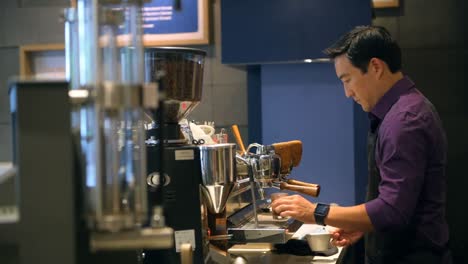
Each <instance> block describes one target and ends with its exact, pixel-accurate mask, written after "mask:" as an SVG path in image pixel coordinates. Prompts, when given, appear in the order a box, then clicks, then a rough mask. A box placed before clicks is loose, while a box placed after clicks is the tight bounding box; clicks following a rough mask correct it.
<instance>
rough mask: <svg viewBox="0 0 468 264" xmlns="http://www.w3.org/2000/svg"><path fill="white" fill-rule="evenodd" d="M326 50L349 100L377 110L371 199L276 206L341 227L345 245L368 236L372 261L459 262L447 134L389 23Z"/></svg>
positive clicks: (288, 200) (291, 199)
mask: <svg viewBox="0 0 468 264" xmlns="http://www.w3.org/2000/svg"><path fill="white" fill-rule="evenodd" d="M325 53H326V54H327V55H328V56H329V57H330V58H332V59H333V60H334V65H335V71H336V74H337V76H338V78H339V79H340V80H341V81H342V82H343V85H344V91H345V95H346V97H348V98H349V97H351V98H352V99H353V100H354V101H355V102H356V103H358V104H360V105H361V107H362V109H363V110H364V111H365V112H368V113H369V119H370V124H371V126H370V131H369V138H368V161H369V164H368V165H369V177H368V191H367V202H366V203H364V204H359V205H356V206H349V207H340V206H332V207H330V206H329V205H327V204H321V203H318V204H313V203H311V202H309V201H308V200H306V199H304V198H303V197H301V196H299V195H292V196H287V197H282V198H280V199H277V200H275V201H274V202H273V203H272V208H273V210H274V211H276V212H277V213H278V214H280V215H281V216H283V217H293V218H296V219H298V220H300V221H303V222H304V223H316V224H320V225H330V226H334V227H337V230H335V231H333V232H332V238H333V243H334V244H335V245H337V246H349V245H352V244H353V243H355V242H357V241H358V240H360V239H361V238H363V237H364V236H365V247H366V257H365V258H366V263H378V264H381V263H451V258H450V252H449V250H448V249H447V243H448V239H449V237H448V236H449V235H448V226H447V222H446V219H445V207H446V204H445V201H446V200H445V196H446V175H445V165H446V156H447V143H446V137H445V132H444V129H443V128H442V125H441V121H440V119H439V116H438V114H437V112H436V110H435V109H434V107H433V105H432V104H431V103H430V102H429V100H428V99H427V98H425V97H424V95H423V94H422V93H421V92H420V91H419V90H418V89H417V88H416V85H415V84H414V82H413V81H412V80H411V79H410V78H409V77H407V76H405V75H403V73H402V71H401V50H400V48H399V46H398V44H397V43H396V42H395V41H394V40H393V39H392V37H391V36H390V34H389V33H388V31H387V30H386V29H384V28H382V27H375V26H359V27H356V28H354V29H353V30H351V31H350V32H348V33H346V34H345V35H344V36H342V37H341V38H340V39H339V40H338V41H337V42H336V43H335V44H333V45H332V46H331V47H329V48H328V49H326V50H325Z"/></svg>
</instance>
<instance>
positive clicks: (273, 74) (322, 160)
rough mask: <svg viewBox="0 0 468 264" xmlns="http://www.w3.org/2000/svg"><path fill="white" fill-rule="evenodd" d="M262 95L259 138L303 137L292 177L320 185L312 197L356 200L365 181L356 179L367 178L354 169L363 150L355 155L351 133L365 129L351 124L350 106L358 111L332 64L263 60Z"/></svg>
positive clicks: (362, 132) (348, 202)
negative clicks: (301, 151) (268, 62)
mask: <svg viewBox="0 0 468 264" xmlns="http://www.w3.org/2000/svg"><path fill="white" fill-rule="evenodd" d="M261 98H262V99H261V116H262V121H261V129H262V132H261V134H262V139H261V140H262V142H263V144H271V143H275V142H281V141H288V140H294V139H298V140H301V141H302V143H303V156H302V161H301V164H300V166H299V167H297V168H295V169H294V170H293V172H292V174H291V177H292V178H296V179H298V180H302V181H306V182H312V183H318V184H320V185H321V187H322V190H321V194H320V196H319V198H311V200H312V201H321V202H336V203H338V204H340V205H353V204H355V203H356V197H359V194H358V195H357V193H356V191H360V192H361V191H363V190H364V188H363V186H362V185H363V184H365V183H363V182H362V180H361V181H360V186H357V185H356V182H359V181H357V180H356V179H362V178H363V177H364V179H365V177H366V176H365V175H362V172H361V173H358V172H356V164H362V161H363V159H364V160H365V153H362V152H359V153H357V154H356V150H355V142H356V141H355V133H359V134H360V135H363V136H364V137H365V135H366V130H365V129H366V128H365V126H359V127H356V126H355V125H354V122H355V111H358V112H357V113H358V115H359V116H360V117H361V120H362V114H363V112H362V110H360V109H359V107H355V106H354V103H353V102H352V100H350V99H347V98H346V97H345V95H344V92H343V87H342V84H341V82H340V81H339V80H338V79H337V77H336V75H335V69H334V67H333V64H332V63H312V64H280V65H262V66H261ZM361 138H362V136H361ZM361 149H362V148H361ZM356 174H359V175H356ZM364 174H365V172H364Z"/></svg>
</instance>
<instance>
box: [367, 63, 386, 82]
mask: <svg viewBox="0 0 468 264" xmlns="http://www.w3.org/2000/svg"><path fill="white" fill-rule="evenodd" d="M385 66H386V64H385V62H384V61H383V60H381V59H378V58H372V59H371V60H370V61H369V69H368V70H369V71H371V72H372V73H373V74H374V75H375V76H376V77H377V79H380V78H382V76H383V73H384V70H385Z"/></svg>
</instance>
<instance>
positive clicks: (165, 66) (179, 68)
mask: <svg viewBox="0 0 468 264" xmlns="http://www.w3.org/2000/svg"><path fill="white" fill-rule="evenodd" d="M205 55H206V52H205V51H203V50H199V49H192V48H182V47H158V48H146V49H145V80H146V81H147V82H157V81H158V80H159V78H161V85H162V86H163V89H164V97H165V99H164V117H163V118H164V120H162V123H166V124H178V122H179V121H180V120H181V119H183V118H185V117H186V116H187V115H188V114H189V113H190V112H192V110H193V109H194V108H195V107H196V106H197V105H198V104H199V103H200V101H201V97H202V86H203V65H204V59H205Z"/></svg>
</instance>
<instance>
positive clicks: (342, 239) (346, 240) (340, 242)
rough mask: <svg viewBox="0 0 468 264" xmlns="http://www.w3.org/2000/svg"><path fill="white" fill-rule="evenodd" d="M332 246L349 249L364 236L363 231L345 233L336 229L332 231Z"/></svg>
mask: <svg viewBox="0 0 468 264" xmlns="http://www.w3.org/2000/svg"><path fill="white" fill-rule="evenodd" d="M330 233H331V237H332V244H333V245H335V246H338V247H347V246H349V245H352V244H354V243H356V242H357V241H358V240H359V239H361V237H362V236H363V235H364V233H363V232H361V231H345V230H343V229H340V228H338V229H335V230H332V231H330Z"/></svg>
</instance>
